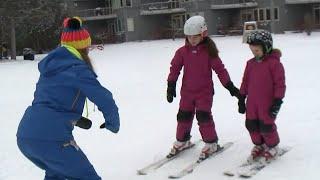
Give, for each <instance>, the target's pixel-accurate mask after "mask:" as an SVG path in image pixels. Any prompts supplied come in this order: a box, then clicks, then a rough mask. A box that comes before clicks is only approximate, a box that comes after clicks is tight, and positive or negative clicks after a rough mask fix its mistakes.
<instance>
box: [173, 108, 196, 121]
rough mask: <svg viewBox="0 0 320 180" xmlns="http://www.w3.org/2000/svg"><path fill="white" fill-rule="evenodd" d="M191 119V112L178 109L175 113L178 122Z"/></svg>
mask: <svg viewBox="0 0 320 180" xmlns="http://www.w3.org/2000/svg"><path fill="white" fill-rule="evenodd" d="M192 119H193V112H191V111H184V110H181V109H179V112H178V114H177V120H178V121H179V122H183V121H191V120H192Z"/></svg>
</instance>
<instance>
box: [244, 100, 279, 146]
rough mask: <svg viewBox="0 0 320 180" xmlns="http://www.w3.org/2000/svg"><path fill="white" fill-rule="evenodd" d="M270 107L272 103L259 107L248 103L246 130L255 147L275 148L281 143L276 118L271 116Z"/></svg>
mask: <svg viewBox="0 0 320 180" xmlns="http://www.w3.org/2000/svg"><path fill="white" fill-rule="evenodd" d="M260 102H261V101H260ZM270 107H271V102H268V103H265V104H259V105H258V104H257V103H254V102H250V100H249V99H248V101H247V107H246V108H247V110H246V128H247V129H248V131H249V133H250V137H251V140H252V142H253V143H254V144H255V145H261V144H266V145H267V146H268V147H274V146H276V145H278V144H279V142H280V139H279V135H278V132H277V126H276V124H275V118H272V117H270V115H269V108H270Z"/></svg>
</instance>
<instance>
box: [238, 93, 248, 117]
mask: <svg viewBox="0 0 320 180" xmlns="http://www.w3.org/2000/svg"><path fill="white" fill-rule="evenodd" d="M238 112H239V113H240V114H244V113H245V112H246V97H245V96H243V95H239V100H238Z"/></svg>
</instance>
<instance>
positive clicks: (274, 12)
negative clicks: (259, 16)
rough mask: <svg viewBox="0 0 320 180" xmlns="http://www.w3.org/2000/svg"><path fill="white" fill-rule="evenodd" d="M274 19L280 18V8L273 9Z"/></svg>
mask: <svg viewBox="0 0 320 180" xmlns="http://www.w3.org/2000/svg"><path fill="white" fill-rule="evenodd" d="M273 20H279V8H274V9H273Z"/></svg>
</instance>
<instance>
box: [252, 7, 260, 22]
mask: <svg viewBox="0 0 320 180" xmlns="http://www.w3.org/2000/svg"><path fill="white" fill-rule="evenodd" d="M253 20H255V21H259V14H258V9H255V10H253Z"/></svg>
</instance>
